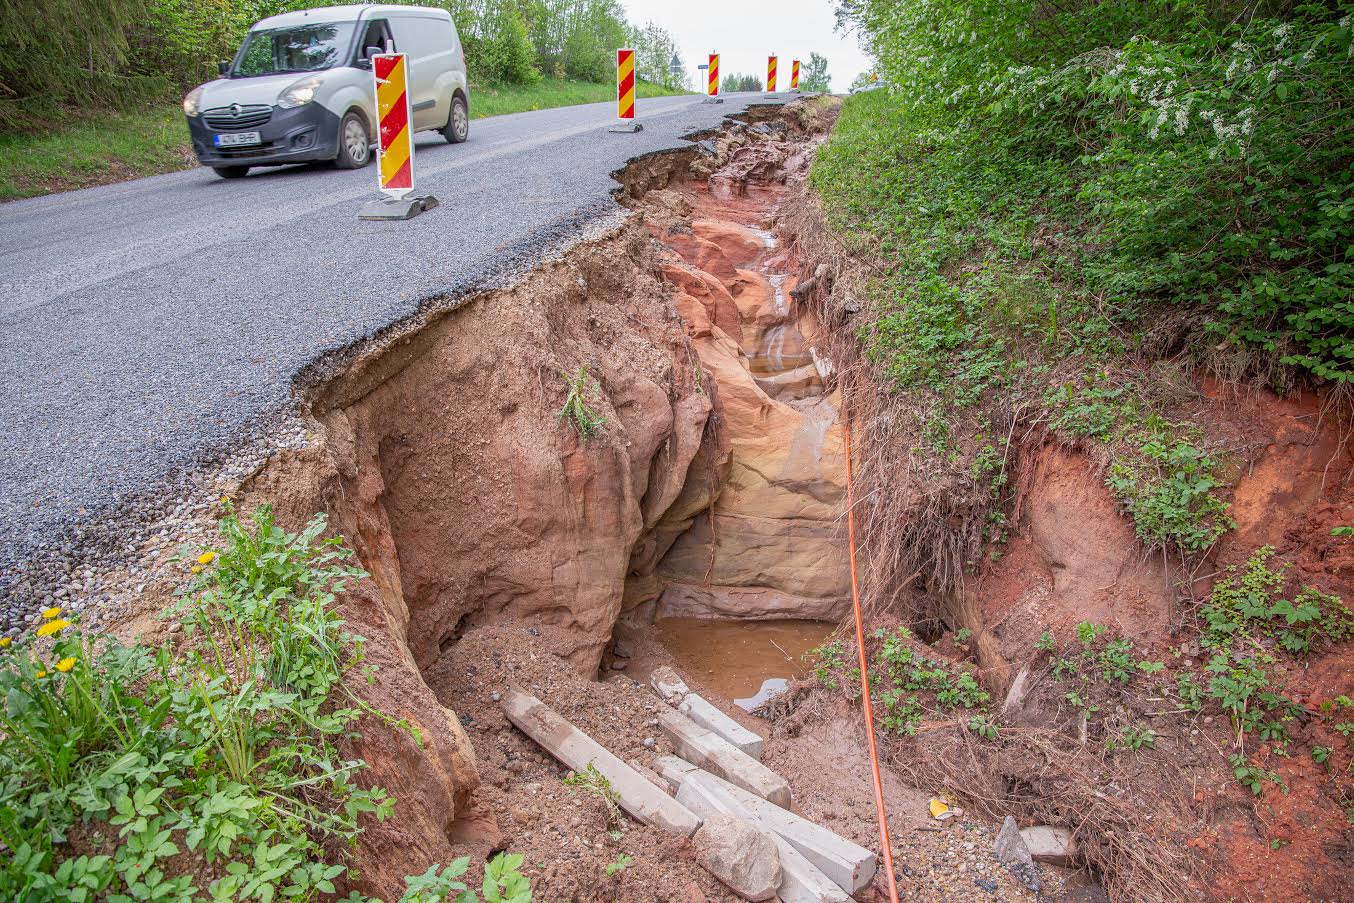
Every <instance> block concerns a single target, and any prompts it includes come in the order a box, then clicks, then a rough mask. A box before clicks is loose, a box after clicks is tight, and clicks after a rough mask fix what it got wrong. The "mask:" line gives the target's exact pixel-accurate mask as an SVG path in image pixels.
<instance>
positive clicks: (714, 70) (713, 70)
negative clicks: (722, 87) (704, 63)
mask: <svg viewBox="0 0 1354 903" xmlns="http://www.w3.org/2000/svg"><path fill="white" fill-rule="evenodd" d="M708 68H709V71H708V72H706V73H705V74H706V77H707V80H706V85H707V88H706V94H705V100H704V103H723V102H724V98H722V97H720V96H719V54H718V53H712V54H710V62H709V64H708Z"/></svg>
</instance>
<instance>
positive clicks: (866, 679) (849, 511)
mask: <svg viewBox="0 0 1354 903" xmlns="http://www.w3.org/2000/svg"><path fill="white" fill-rule="evenodd" d="M842 407H843V411H842V436H843V437H844V438H845V440H846V541H847V544H848V545H849V546H850V551H851V604H852V605H853V606H854V607H855V610H856V652H857V653H859V655H860V696H861V699H863V700H864V702H865V736H866V737H867V738H869V743H870V768H871V769H872V770H873V771H874V808H875V814H876V816H877V817H878V819H879V843H880V848H881V851H882V853H883V856H884V873H885V874H886V875H888V876H889V900H890V901H891V903H898V878H897V876H896V875H895V874H894V873H893V845H892V844H891V843H890V842H889V817H888V813H886V812H885V811H884V784H883V782H882V781H880V779H879V752H878V750H876V749H875V745H874V709H873V707H872V706H871V705H870V669H869V663H868V662H867V661H866V658H865V620H864V617H863V616H862V615H861V612H860V584H859V582H858V580H857V578H856V494H855V487H854V486H853V485H852V480H851V477H852V474H851V418H850V413H849V410H848V409H846V406H845V405H843V406H842Z"/></svg>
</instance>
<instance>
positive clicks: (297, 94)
mask: <svg viewBox="0 0 1354 903" xmlns="http://www.w3.org/2000/svg"><path fill="white" fill-rule="evenodd" d="M318 87H320V80H319V79H318V78H306V79H302V80H301V81H299V82H297V83H296V84H294V85H292V86H291V87H290V88H288V89H287V90H285V91H283V92H282V93H281V94H279V95H278V96H277V105H278V106H279V107H281V108H282V109H284V110H290V109H291V108H292V107H303V106H305V105H306V104H308V103H310V102H311V101H312V100H314V99H315V89H317V88H318Z"/></svg>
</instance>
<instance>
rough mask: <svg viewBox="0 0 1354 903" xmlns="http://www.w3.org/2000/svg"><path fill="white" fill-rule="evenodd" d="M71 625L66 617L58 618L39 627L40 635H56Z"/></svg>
mask: <svg viewBox="0 0 1354 903" xmlns="http://www.w3.org/2000/svg"><path fill="white" fill-rule="evenodd" d="M69 626H71V622H70V621H67V620H66V619H65V618H57V619H56V620H55V621H48V622H47V623H46V624H43V625H42V626H41V627H39V628H38V636H56V635H57V634H58V633H60V632H61V631H63V630H65V629H66V628H67V627H69Z"/></svg>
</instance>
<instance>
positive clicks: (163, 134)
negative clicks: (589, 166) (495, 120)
mask: <svg viewBox="0 0 1354 903" xmlns="http://www.w3.org/2000/svg"><path fill="white" fill-rule="evenodd" d="M615 91H616V89H615V87H614V86H613V85H611V84H596V83H593V82H582V81H572V80H566V79H542V80H541V81H539V82H537V83H536V84H534V85H484V86H480V87H474V88H472V89H471V94H472V96H471V116H472V117H473V118H475V119H483V118H485V117H487V116H501V115H503V114H505V113H521V112H525V111H527V110H545V109H549V108H551V107H567V106H572V105H574V104H584V103H598V102H601V101H605V100H610V99H612V98H613V97H615ZM638 91H639V96H640V97H641V98H645V97H664V96H670V95H674V94H682V93H689V92H683V91H670V90H668V89H667V88H664V87H662V86H661V85H652V84H649V83H648V82H640V83H639V89H638ZM194 165H195V161H194V159H193V152H192V149H191V148H190V147H189V144H188V127H187V125H186V124H185V123H184V121H183V112H182V111H181V110H180V109H179V107H178V105H177V104H175V105H173V106H170V107H158V106H157V107H155V108H153V109H148V110H140V111H135V112H123V113H109V112H101V113H84V114H75V113H73V114H71V118H70V119H68V120H66V121H63V122H58V121H53V122H42V123H38V124H36V125H35V126H34V127H33V128H32V129H30V130H26V131H22V132H11V133H9V134H2V135H0V202H3V201H14V200H18V199H19V198H31V197H38V196H41V195H45V194H55V193H57V192H61V191H74V190H76V189H78V188H90V187H92V186H95V185H107V184H110V183H112V182H125V181H127V180H129V179H139V178H141V177H143V176H153V175H157V174H159V173H165V172H175V171H177V170H181V169H188V168H190V167H192V166H194Z"/></svg>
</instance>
